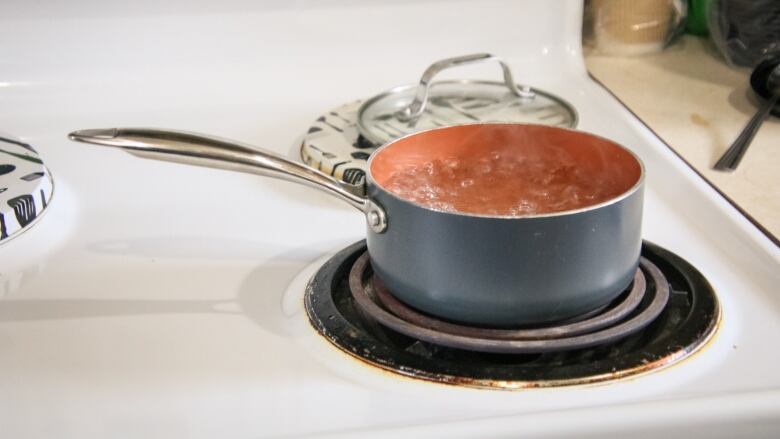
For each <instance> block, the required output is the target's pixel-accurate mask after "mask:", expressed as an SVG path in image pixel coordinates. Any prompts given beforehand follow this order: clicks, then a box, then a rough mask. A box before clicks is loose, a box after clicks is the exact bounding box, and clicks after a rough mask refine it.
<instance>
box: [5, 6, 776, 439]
mask: <svg viewBox="0 0 780 439" xmlns="http://www.w3.org/2000/svg"><path fill="white" fill-rule="evenodd" d="M50 3H51V4H45V5H40V6H33V5H31V4H29V2H15V3H13V4H10V5H4V12H3V14H2V17H0V65H2V68H1V69H0V100H2V102H3V105H2V106H0V116H2V117H0V123H2V126H0V130H2V131H5V132H9V133H12V134H15V135H17V136H20V137H22V138H23V139H24V140H25V141H27V142H29V143H31V144H33V145H35V146H36V147H37V148H38V150H39V152H40V153H41V155H42V156H43V157H44V159H45V161H46V163H47V164H48V166H49V167H50V168H51V171H52V174H53V176H54V180H55V190H54V197H53V200H52V202H51V204H50V206H49V208H48V209H47V213H46V215H45V217H43V218H42V219H41V221H40V222H39V223H38V224H37V225H36V226H35V227H34V228H33V229H32V230H31V231H29V232H27V233H25V234H24V235H22V236H19V237H17V238H15V239H14V240H12V241H10V242H7V243H5V244H3V245H2V246H0V425H2V431H3V432H4V433H3V436H6V437H78V438H88V437H146V438H151V437H165V438H168V437H193V438H198V437H265V436H302V435H314V434H333V435H334V436H337V437H344V436H346V435H347V434H348V432H351V434H353V435H354V436H355V437H365V436H369V434H376V435H377V436H378V437H398V436H399V435H400V434H407V435H408V436H409V437H421V436H447V437H475V436H479V437H490V436H496V437H508V436H515V435H518V436H519V435H527V436H529V437H551V436H556V435H565V434H575V435H581V436H584V437H604V436H623V435H625V434H626V432H631V435H632V436H633V437H645V436H643V435H646V436H647V437H656V436H660V435H664V436H666V437H678V436H679V437H686V436H687V437H691V436H692V435H693V436H694V437H695V436H696V435H703V434H709V435H710V436H712V437H731V436H733V431H734V430H737V431H741V432H742V433H743V434H744V433H752V434H754V435H770V434H771V432H774V431H777V428H778V427H780V375H778V374H777V373H776V369H777V364H778V363H780V354H778V351H777V349H776V348H775V345H776V340H777V338H778V337H779V336H780V294H778V291H777V285H778V284H780V270H778V268H779V267H780V251H779V250H778V248H777V247H775V246H774V245H773V244H772V243H771V242H770V241H769V240H768V239H767V238H766V237H764V236H763V235H761V233H760V232H758V231H757V230H756V229H755V228H754V227H753V226H752V225H751V224H750V223H749V222H748V221H747V220H746V219H744V218H743V217H741V216H740V215H739V214H738V213H737V212H736V211H735V210H734V209H733V208H731V207H730V205H728V203H727V202H726V201H724V200H723V199H722V198H721V197H720V196H718V195H717V194H716V193H715V191H713V190H712V189H711V188H710V187H709V186H708V185H707V184H706V183H705V182H703V181H702V180H701V179H700V178H699V177H697V176H696V175H695V174H694V173H693V172H692V171H691V170H690V169H689V168H688V167H687V166H686V165H685V164H683V163H682V162H681V161H680V160H679V159H677V157H676V156H675V155H674V153H673V152H671V151H670V150H669V149H668V148H667V147H666V146H665V145H664V144H663V143H662V142H661V141H660V140H658V139H657V138H655V137H654V136H653V135H652V133H651V132H650V131H649V130H648V129H647V128H646V127H644V126H643V125H642V124H641V123H640V122H639V121H637V120H636V119H634V118H633V117H632V116H631V114H630V113H629V112H628V111H627V110H625V109H624V108H623V107H622V106H620V104H619V103H618V102H616V101H615V100H614V99H613V98H612V97H611V96H610V95H609V93H608V92H606V91H605V90H603V89H602V88H600V87H599V86H598V85H597V84H595V83H594V82H593V81H592V80H590V79H589V77H588V76H587V73H586V71H585V69H584V66H583V62H582V58H581V53H580V40H579V23H580V16H581V15H580V14H581V9H580V8H581V5H580V4H579V2H578V1H566V2H564V1H561V2H556V3H555V5H554V6H553V5H552V4H551V3H550V2H546V1H543V0H537V1H520V2H517V1H512V2H510V1H491V2H476V1H469V2H457V3H453V2H438V1H426V2H411V1H408V2H384V1H371V2H357V1H350V0H330V1H325V2H313V1H299V2H295V3H294V4H288V3H286V2H278V1H272V2H264V3H263V4H262V5H255V4H254V3H253V2H249V1H244V2H240V1H225V2H218V3H213V4H212V3H206V2H202V3H198V2H195V3H194V4H191V3H187V2H176V3H175V4H174V3H167V4H166V6H158V5H156V3H155V2H152V1H142V2H133V3H132V4H129V3H128V4H124V5H120V4H117V5H113V6H109V5H105V4H104V3H105V2H98V1H84V2H80V3H79V4H78V5H73V4H69V5H67V6H65V5H58V4H54V2H50ZM36 5H37V4H36ZM483 51H484V52H492V53H495V54H497V55H500V56H503V57H504V58H505V59H507V60H508V61H509V63H510V64H511V66H512V67H513V68H514V70H515V74H516V76H517V78H518V80H519V81H522V82H527V83H530V84H531V85H533V86H535V87H539V88H542V89H545V90H548V91H550V92H552V93H554V94H556V95H559V96H562V97H564V98H565V99H567V100H569V101H570V102H571V103H572V104H573V105H574V106H575V107H576V108H577V110H578V112H579V116H580V124H579V128H581V129H584V130H587V131H591V132H594V133H597V134H600V135H603V136H606V137H609V138H612V139H614V140H616V141H618V142H620V143H622V144H624V145H626V146H628V147H629V148H631V149H632V150H634V151H635V152H636V153H637V154H638V155H639V156H640V157H641V158H642V159H643V161H644V162H645V165H646V167H647V172H648V179H647V190H646V204H645V218H644V236H645V238H646V239H648V240H650V241H653V242H655V243H657V244H659V245H661V246H663V247H665V248H667V249H669V250H671V251H673V252H675V253H677V254H679V255H680V256H682V257H684V258H685V259H686V260H688V261H689V262H691V263H692V264H693V265H694V266H696V267H697V268H698V269H699V270H700V271H701V272H702V273H703V274H704V275H705V276H706V277H707V278H708V280H709V281H710V283H711V284H712V285H713V287H714V288H715V290H716V292H717V293H718V296H719V299H720V300H721V305H722V308H723V322H722V325H721V330H720V332H719V333H718V334H717V335H716V337H715V338H714V339H713V340H712V341H711V342H710V344H709V345H708V346H706V347H705V348H704V349H703V350H702V351H701V352H699V353H697V354H695V355H694V356H692V357H691V358H689V359H687V360H685V361H683V362H682V363H680V364H677V365H675V366H672V367H670V368H668V369H665V370H662V371H659V372H655V373H651V374H648V375H645V376H640V377H637V378H632V379H629V380H625V381H620V382H616V383H610V384H601V385H595V386H581V387H566V388H557V389H539V390H525V391H518V392H500V391H487V390H475V389H464V388H457V387H450V386H444V385H438V384H432V383H427V382H420V381H415V380H411V379H407V378H402V377H399V376H396V375H393V374H389V373H386V372H382V371H378V370H376V369H372V368H370V367H369V366H366V365H364V364H363V363H361V362H359V361H357V360H354V359H352V358H351V357H348V356H347V355H345V354H343V353H341V352H340V351H338V350H337V349H336V348H334V347H332V346H331V345H329V344H328V343H327V342H326V341H325V340H323V339H322V338H320V337H319V336H317V335H316V334H315V333H314V331H313V329H312V328H311V327H310V326H309V324H308V322H307V321H306V317H305V313H304V311H303V307H302V303H301V297H302V294H303V287H304V285H305V283H306V280H307V279H308V276H310V275H311V274H312V273H313V272H314V270H316V268H317V264H318V261H319V263H321V262H322V261H323V260H324V259H323V257H325V256H327V255H328V254H332V253H333V252H335V251H338V250H339V249H341V248H343V247H345V246H346V245H348V244H350V243H352V242H354V241H357V240H359V239H361V238H362V237H363V236H364V220H363V219H362V217H361V215H359V214H356V213H355V212H354V211H353V210H352V209H351V208H349V207H344V206H342V205H341V204H340V203H339V202H338V201H332V200H331V199H330V198H329V197H325V196H322V195H321V194H319V193H316V192H315V191H311V190H309V189H306V188H302V187H297V186H294V185H290V184H287V183H284V182H278V181H272V180H269V179H262V178H258V177H252V176H247V175H239V174H231V173H228V172H223V171H216V170H209V169H203V168H194V167H186V166H180V165H175V164H167V163H158V162H152V161H145V160H138V159H136V158H133V157H131V156H129V155H127V154H123V153H121V152H119V151H112V150H106V149H102V148H98V147H91V146H88V145H83V144H76V143H72V142H69V141H68V140H67V139H66V137H65V136H66V134H67V133H68V132H70V131H72V130H75V129H80V128H95V127H112V126H153V127H164V128H174V129H184V130H189V131H198V132H203V133H210V134H214V135H219V136H222V137H227V138H233V139H237V140H243V141H246V142H248V143H253V144H256V145H260V146H263V147H266V148H268V149H271V150H275V151H277V152H281V153H287V154H289V155H291V156H292V155H296V154H297V151H296V148H297V147H298V146H299V145H300V139H301V136H302V134H303V131H304V130H305V129H306V127H307V126H308V124H309V123H310V121H311V120H312V119H313V118H315V117H316V116H317V115H318V114H319V113H320V112H321V111H322V110H323V109H327V108H332V107H334V106H336V105H339V104H341V103H343V102H347V101H351V100H354V99H358V98H363V97H367V96H370V95H373V94H375V93H377V92H379V91H381V90H384V89H387V88H389V87H391V86H393V85H396V84H400V83H407V82H412V81H414V80H415V78H416V77H418V75H419V74H420V72H421V69H422V68H424V67H425V66H427V65H428V64H429V63H430V62H431V61H432V60H436V59H440V58H444V57H447V56H453V55H459V54H464V53H470V52H483ZM491 67H492V68H491ZM493 68H495V67H494V66H483V67H479V68H473V69H472V68H469V69H465V70H460V71H458V72H453V73H452V75H455V76H462V75H473V76H480V77H488V78H492V77H494V75H496V74H497V72H495V71H494V70H493ZM446 76H447V75H445V77H446ZM638 86H641V85H639V84H638ZM681 98H684V97H681ZM640 431H641V433H640Z"/></svg>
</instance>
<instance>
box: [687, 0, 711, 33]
mask: <svg viewBox="0 0 780 439" xmlns="http://www.w3.org/2000/svg"><path fill="white" fill-rule="evenodd" d="M710 3H712V0H689V1H688V18H687V20H686V24H685V31H686V32H687V33H689V34H693V35H701V36H704V35H707V34H708V33H709V26H708V24H707V17H708V12H709V6H710Z"/></svg>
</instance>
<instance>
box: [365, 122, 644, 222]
mask: <svg viewBox="0 0 780 439" xmlns="http://www.w3.org/2000/svg"><path fill="white" fill-rule="evenodd" d="M473 125H482V126H484V125H502V126H529V127H540V128H545V129H551V130H561V131H569V132H574V133H577V134H585V135H588V136H591V137H595V138H597V139H600V140H604V141H606V142H609V143H612V144H614V145H615V146H617V147H618V148H620V149H622V150H624V151H626V152H627V153H628V154H630V155H631V157H633V158H634V160H636V162H637V163H638V164H639V178H638V179H637V181H636V183H634V185H633V186H631V187H630V188H629V189H627V190H626V191H624V192H622V193H621V194H620V195H617V196H615V197H613V198H610V199H608V200H605V201H602V202H600V203H596V204H591V205H589V206H585V207H580V208H577V209H570V210H561V211H558V212H543V213H534V214H526V215H490V214H483V213H473V212H459V211H450V210H441V209H435V208H433V207H430V206H425V205H423V204H420V203H417V202H414V201H410V200H407V199H405V198H401V197H400V196H398V195H396V194H394V193H393V192H390V191H389V190H387V189H385V188H384V187H383V186H382V185H380V184H379V183H377V182H376V181H375V180H374V177H373V173H372V166H371V164H372V162H373V161H374V158H375V157H377V156H378V155H379V154H381V153H382V151H383V150H385V149H387V148H389V147H391V146H392V145H394V144H395V143H396V142H400V141H401V140H404V139H406V138H409V137H412V136H418V135H423V134H426V133H429V132H431V131H439V130H447V129H451V128H455V127H463V126H473ZM645 175H646V172H645V164H644V162H642V159H640V158H639V156H638V155H636V153H634V152H633V151H631V150H630V149H628V148H626V147H625V146H623V145H621V144H619V143H617V142H615V141H614V140H611V139H608V138H606V137H604V136H599V135H598V134H593V133H590V132H587V131H583V130H578V129H573V128H561V127H554V126H550V125H542V124H532V123H515V122H477V123H469V124H459V125H451V126H446V127H436V128H431V129H428V130H422V131H417V132H414V133H410V134H407V135H405V136H402V137H399V138H397V139H395V140H393V141H392V142H388V143H386V144H384V145H382V146H380V147H379V148H377V149H376V150H375V151H374V152H373V153H371V156H370V157H369V158H368V162H367V163H366V182H367V184H369V185H371V186H374V187H376V188H378V189H380V190H381V191H382V192H384V193H385V194H387V195H389V196H390V197H393V198H395V199H397V200H399V201H401V202H404V203H407V204H411V205H413V206H415V207H419V208H421V209H425V210H428V211H431V212H436V213H442V214H448V215H455V216H463V217H474V218H494V219H528V218H551V217H557V216H567V215H574V214H578V213H584V212H588V211H591V210H597V209H601V208H602V207H606V206H609V205H612V204H617V203H618V202H620V201H622V200H624V199H626V198H628V197H630V196H631V195H633V194H634V193H636V192H637V191H639V189H640V188H642V186H643V185H644V182H645ZM369 198H370V197H369Z"/></svg>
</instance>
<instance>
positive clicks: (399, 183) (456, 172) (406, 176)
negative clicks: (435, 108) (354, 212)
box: [375, 133, 639, 216]
mask: <svg viewBox="0 0 780 439" xmlns="http://www.w3.org/2000/svg"><path fill="white" fill-rule="evenodd" d="M575 134H578V135H580V133H575ZM546 140H548V141H543V142H540V143H539V144H536V145H535V144H534V143H532V142H528V141H524V142H505V143H503V144H499V145H482V146H475V147H467V148H463V147H460V148H458V152H457V153H452V154H448V153H447V151H446V149H443V148H440V149H441V151H439V150H438V149H436V148H434V152H436V153H435V154H432V155H433V157H428V158H427V159H421V158H420V157H421V154H419V152H418V153H415V154H413V155H412V157H404V156H403V155H400V154H394V155H392V154H391V155H390V158H392V159H395V163H394V164H393V165H384V166H383V165H380V167H381V168H382V169H384V170H385V171H384V172H379V173H378V174H381V175H380V178H379V179H378V182H379V183H380V184H381V185H382V187H384V188H385V189H386V190H388V191H389V192H392V193H393V194H395V195H397V196H398V197H400V198H403V199H405V200H408V201H411V202H414V203H417V204H420V205H423V206H427V207H430V208H433V209H436V210H442V211H447V212H463V213H475V214H485V215H501V216H527V215H534V214H542V213H552V212H561V211H567V210H574V209H580V208H583V207H587V206H591V205H594V204H599V203H602V202H604V201H607V200H610V199H612V198H615V197H617V196H619V195H620V194H622V193H623V192H625V191H626V190H628V189H629V188H630V187H631V186H633V184H634V183H635V182H636V180H637V179H638V175H639V166H638V164H636V163H635V162H636V161H635V160H634V159H633V158H631V157H630V154H628V153H626V152H625V151H621V150H620V148H618V147H617V146H613V147H612V148H601V147H599V148H593V149H592V150H591V151H588V150H587V148H586V150H583V148H584V147H583V146H582V145H581V144H580V145H575V146H574V147H571V146H569V145H567V144H565V143H560V142H552V143H550V142H549V140H550V139H546ZM602 141H603V140H602ZM603 142H605V143H606V141H603ZM392 146H393V145H391V147H392ZM437 151H438V152H437ZM625 156H628V157H629V158H631V160H627V159H626V157H625ZM375 161H376V160H375ZM626 163H629V164H631V165H632V166H630V167H629V168H630V169H624V168H623V167H622V165H625V164H626Z"/></svg>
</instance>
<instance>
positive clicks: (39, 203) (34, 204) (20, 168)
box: [0, 134, 54, 244]
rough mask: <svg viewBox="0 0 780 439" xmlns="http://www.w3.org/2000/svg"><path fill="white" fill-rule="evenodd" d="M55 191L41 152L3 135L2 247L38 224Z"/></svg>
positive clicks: (0, 173) (0, 152) (0, 179)
mask: <svg viewBox="0 0 780 439" xmlns="http://www.w3.org/2000/svg"><path fill="white" fill-rule="evenodd" d="M53 190H54V184H53V180H52V178H51V174H50V173H49V170H48V169H47V168H46V166H45V165H44V164H43V160H41V157H40V156H39V155H38V152H37V151H35V149H34V148H33V147H32V146H30V145H29V144H27V143H25V142H23V141H21V140H19V139H17V138H15V137H12V136H9V135H6V134H0V244H2V243H4V242H6V241H8V239H9V238H12V237H14V236H16V235H18V234H20V233H21V232H23V231H24V230H26V229H28V228H29V227H31V226H32V225H34V224H35V222H36V219H38V218H39V217H40V216H41V213H43V211H44V209H46V207H47V206H48V205H49V202H50V201H51V196H52V193H53Z"/></svg>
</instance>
